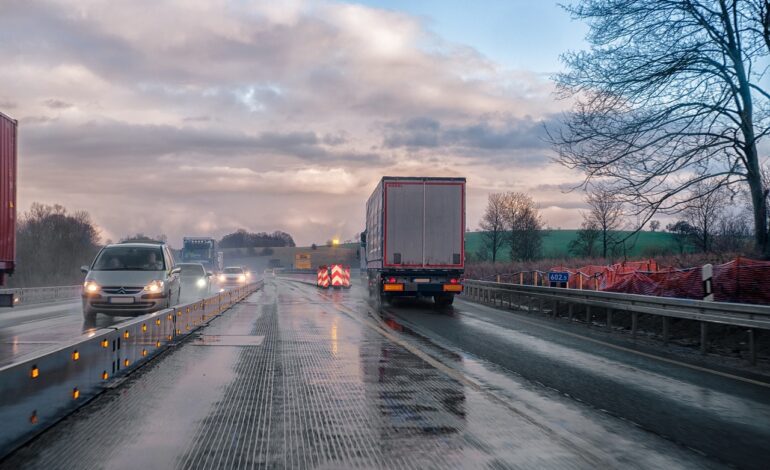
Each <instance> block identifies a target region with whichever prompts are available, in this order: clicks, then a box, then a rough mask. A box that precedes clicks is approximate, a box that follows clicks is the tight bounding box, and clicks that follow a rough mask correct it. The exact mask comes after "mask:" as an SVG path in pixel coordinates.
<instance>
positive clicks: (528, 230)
mask: <svg viewBox="0 0 770 470" xmlns="http://www.w3.org/2000/svg"><path fill="white" fill-rule="evenodd" d="M504 202H505V223H506V227H507V229H508V233H507V241H508V244H509V246H510V247H511V259H512V260H519V261H529V260H533V259H537V258H538V257H539V256H540V253H541V251H542V247H543V220H542V218H541V217H540V211H539V210H538V208H537V206H536V204H535V201H534V200H533V199H532V197H530V196H528V195H526V194H523V193H517V192H509V193H505V195H504Z"/></svg>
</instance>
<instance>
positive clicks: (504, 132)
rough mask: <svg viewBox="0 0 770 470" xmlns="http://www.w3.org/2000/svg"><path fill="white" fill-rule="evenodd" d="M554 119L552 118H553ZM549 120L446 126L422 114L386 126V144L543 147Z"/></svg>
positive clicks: (480, 148)
mask: <svg viewBox="0 0 770 470" xmlns="http://www.w3.org/2000/svg"><path fill="white" fill-rule="evenodd" d="M549 121H550V120H549ZM544 123H545V121H536V120H533V119H516V120H507V121H506V122H504V123H503V124H500V125H491V124H489V123H487V122H480V123H478V124H471V125H460V126H457V125H455V126H451V125H450V126H446V125H443V124H442V123H441V122H439V121H438V120H436V119H432V118H427V117H420V118H412V119H408V120H406V121H402V122H397V123H388V124H387V125H386V126H385V137H384V139H383V145H384V146H385V147H388V148H397V147H415V148H420V147H424V148H435V147H462V148H467V149H478V150H512V149H529V150H533V149H535V150H542V149H545V148H549V144H548V143H547V142H546V141H545V131H544V127H543V126H544Z"/></svg>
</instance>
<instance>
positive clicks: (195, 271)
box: [178, 264, 206, 276]
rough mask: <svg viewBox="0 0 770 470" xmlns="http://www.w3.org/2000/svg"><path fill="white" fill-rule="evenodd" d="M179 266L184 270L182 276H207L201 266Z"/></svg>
mask: <svg viewBox="0 0 770 470" xmlns="http://www.w3.org/2000/svg"><path fill="white" fill-rule="evenodd" d="M178 266H179V267H180V268H182V276H203V275H205V274H206V271H205V270H204V269H203V266H201V265H200V264H180V265H178Z"/></svg>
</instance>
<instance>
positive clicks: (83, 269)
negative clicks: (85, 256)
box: [80, 264, 88, 274]
mask: <svg viewBox="0 0 770 470" xmlns="http://www.w3.org/2000/svg"><path fill="white" fill-rule="evenodd" d="M80 272H81V273H83V274H88V266H86V265H85V264H84V265H83V266H81V267H80Z"/></svg>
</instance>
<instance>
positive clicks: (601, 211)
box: [583, 187, 625, 258]
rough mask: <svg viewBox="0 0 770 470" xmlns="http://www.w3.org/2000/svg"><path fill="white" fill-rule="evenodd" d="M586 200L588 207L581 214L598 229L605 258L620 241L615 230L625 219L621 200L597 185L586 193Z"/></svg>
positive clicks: (621, 225)
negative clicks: (585, 211) (586, 210)
mask: <svg viewBox="0 0 770 470" xmlns="http://www.w3.org/2000/svg"><path fill="white" fill-rule="evenodd" d="M586 202H587V203H588V208H589V209H588V212H587V213H585V214H583V219H584V222H585V223H588V224H590V225H592V226H594V227H596V229H597V230H598V231H599V242H600V244H601V248H602V257H604V258H606V257H607V254H608V253H609V252H610V250H611V249H612V247H613V245H615V244H616V243H618V242H619V241H620V240H619V237H618V234H617V231H618V230H620V229H621V228H622V227H623V222H624V221H625V209H624V204H623V201H622V200H621V199H620V198H618V197H617V195H616V194H615V193H613V192H612V191H610V190H608V189H605V188H602V187H597V188H595V189H594V190H593V191H591V192H590V193H588V196H587V197H586Z"/></svg>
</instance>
